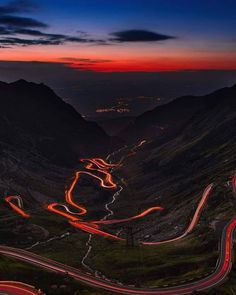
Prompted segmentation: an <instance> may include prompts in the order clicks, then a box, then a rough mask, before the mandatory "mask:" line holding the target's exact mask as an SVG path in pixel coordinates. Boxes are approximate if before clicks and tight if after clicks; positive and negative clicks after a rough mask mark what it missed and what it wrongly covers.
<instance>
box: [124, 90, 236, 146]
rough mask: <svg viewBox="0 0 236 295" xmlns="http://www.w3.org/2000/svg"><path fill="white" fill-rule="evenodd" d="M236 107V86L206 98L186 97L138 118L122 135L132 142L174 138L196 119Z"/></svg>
mask: <svg viewBox="0 0 236 295" xmlns="http://www.w3.org/2000/svg"><path fill="white" fill-rule="evenodd" d="M235 106H236V85H235V86H233V87H231V88H223V89H220V90H218V91H215V92H213V93H211V94H208V95H205V96H184V97H180V98H177V99H175V100H173V101H171V102H170V103H167V104H164V105H162V106H158V107H156V108H154V109H153V110H151V111H147V112H145V113H143V114H142V115H140V116H138V117H136V119H135V120H133V121H132V122H130V124H129V125H128V126H126V127H125V128H124V129H123V130H121V131H120V132H119V133H118V136H120V137H122V138H124V139H126V140H127V141H129V142H132V141H136V140H139V139H142V138H146V139H147V138H157V137H159V138H163V137H166V138H171V137H172V136H174V135H175V134H177V133H178V132H181V131H182V130H183V129H184V128H185V127H187V126H188V125H189V124H190V123H191V121H192V120H193V119H194V118H197V117H198V116H204V114H205V116H206V115H207V114H208V112H211V111H213V110H216V109H218V111H219V112H223V110H224V109H226V108H230V109H231V108H235Z"/></svg>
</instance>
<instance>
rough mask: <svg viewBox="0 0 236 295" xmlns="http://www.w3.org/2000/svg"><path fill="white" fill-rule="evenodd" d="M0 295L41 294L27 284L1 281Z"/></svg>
mask: <svg viewBox="0 0 236 295" xmlns="http://www.w3.org/2000/svg"><path fill="white" fill-rule="evenodd" d="M0 294H4V295H39V294H43V293H42V292H41V291H40V290H37V289H36V288H35V287H33V286H30V285H28V284H24V283H20V282H14V281H10V282H9V281H1V282H0Z"/></svg>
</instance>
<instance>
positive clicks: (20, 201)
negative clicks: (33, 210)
mask: <svg viewBox="0 0 236 295" xmlns="http://www.w3.org/2000/svg"><path fill="white" fill-rule="evenodd" d="M4 200H5V201H6V202H7V203H8V204H9V206H10V207H11V208H12V209H13V210H14V211H15V212H17V213H18V214H20V215H21V216H22V217H24V218H30V215H29V214H28V213H26V212H25V211H24V210H22V209H21V207H22V206H23V203H22V199H21V197H20V196H8V197H6V198H5V199H4ZM13 200H17V202H18V206H17V205H15V204H14V203H12V201H13Z"/></svg>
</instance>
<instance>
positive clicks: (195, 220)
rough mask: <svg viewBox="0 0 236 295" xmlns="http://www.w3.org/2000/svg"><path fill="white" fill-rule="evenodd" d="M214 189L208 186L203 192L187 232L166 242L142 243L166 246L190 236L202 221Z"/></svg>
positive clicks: (211, 185)
mask: <svg viewBox="0 0 236 295" xmlns="http://www.w3.org/2000/svg"><path fill="white" fill-rule="evenodd" d="M212 188H213V183H212V184H210V185H208V186H207V187H206V189H205V190H204V192H203V195H202V198H201V200H200V202H199V204H198V206H197V209H196V211H195V213H194V215H193V218H192V220H191V222H190V224H189V226H188V227H187V229H186V230H185V232H184V233H183V234H182V235H180V236H178V237H176V238H172V239H167V240H164V241H157V242H142V244H143V245H160V244H165V243H171V242H175V241H178V240H180V239H182V238H184V237H186V236H187V235H188V234H190V233H191V232H192V231H193V229H194V227H195V226H196V224H197V223H198V221H199V219H200V216H201V213H202V211H203V209H204V207H205V205H206V203H207V200H208V198H209V196H210V192H211V191H212Z"/></svg>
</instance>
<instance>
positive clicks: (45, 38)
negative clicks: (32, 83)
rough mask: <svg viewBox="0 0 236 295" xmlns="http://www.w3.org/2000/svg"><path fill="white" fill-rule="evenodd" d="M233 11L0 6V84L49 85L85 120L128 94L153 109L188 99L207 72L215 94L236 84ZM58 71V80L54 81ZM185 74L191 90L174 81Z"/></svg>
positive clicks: (160, 4)
mask: <svg viewBox="0 0 236 295" xmlns="http://www.w3.org/2000/svg"><path fill="white" fill-rule="evenodd" d="M235 12H236V1H234V0H225V1H222V0H191V1H189V0H135V1H134V0H117V1H111V0H57V1H54V0H12V1H7V0H0V78H1V79H3V80H7V81H11V80H12V79H15V78H16V79H17V78H22V77H27V78H28V77H31V76H32V77H33V79H34V80H39V81H42V82H46V83H49V84H50V85H52V86H53V87H54V88H55V89H59V90H58V91H59V93H60V94H61V93H63V94H64V95H65V96H71V101H72V103H73V104H74V105H80V106H81V109H82V111H83V112H84V113H86V112H87V113H89V112H91V110H92V109H93V111H94V110H96V108H99V107H100V108H103V107H104V106H105V107H106V105H107V104H108V103H107V101H108V100H109V99H110V100H111V105H112V104H113V105H114V104H116V103H117V99H118V98H119V97H120V96H121V97H122V96H123V95H124V96H127V95H128V96H132V97H137V96H145V97H146V96H147V97H148V98H147V100H148V101H150V100H151V101H152V103H151V105H152V104H153V97H154V98H157V100H158V99H159V97H160V96H161V97H164V98H165V97H168V96H170V93H169V92H171V93H172V92H173V93H172V95H173V96H175V95H179V94H185V92H186V87H187V89H188V91H190V92H191V91H193V92H194V93H195V92H196V93H198V92H199V91H198V90H199V89H198V88H197V84H198V83H199V81H200V80H199V79H201V80H202V78H203V77H205V75H206V73H208V74H207V79H206V81H207V83H208V84H207V85H208V87H207V85H205V84H204V83H203V84H204V85H205V86H206V87H204V86H203V87H200V89H202V90H204V91H208V90H211V89H212V83H211V79H212V77H213V76H214V77H215V76H217V77H218V78H217V79H218V80H217V83H216V86H215V88H217V86H218V85H221V84H223V83H226V84H230V83H231V82H232V81H233V80H234V78H235V71H236V50H235V49H236V36H235V31H236V18H235ZM55 68H56V69H57V72H55V73H54V74H53V75H54V76H55V75H56V76H57V77H56V78H55V77H51V78H50V77H48V75H47V73H46V72H47V71H48V72H50V73H52V72H53V69H55ZM16 69H17V70H16ZM43 69H44V70H43ZM25 71H27V73H26V72H25ZM37 71H38V76H37V74H36V73H35V72H37ZM184 71H185V72H190V73H191V74H190V76H191V77H192V80H191V81H192V82H191V83H190V84H191V85H194V83H195V87H194V86H193V87H192V88H191V87H189V79H188V78H187V75H183V74H180V75H177V76H176V75H174V76H173V75H171V74H170V73H181V72H184ZM194 71H200V72H201V73H203V72H204V71H205V74H202V75H199V73H195V72H194ZM214 71H215V72H217V73H218V74H215V73H214ZM165 72H166V73H167V76H166V75H165V74H164V73H165ZM65 73H66V75H68V77H70V78H68V77H66V76H65ZM117 73H120V74H119V75H117ZM128 73H134V75H133V76H130V75H128V76H127V74H128ZM137 73H142V75H141V76H140V75H138V76H137V75H136V74H137ZM145 73H146V75H145ZM151 73H153V75H150V74H151ZM157 73H158V75H157ZM160 73H162V74H160ZM194 73H195V74H194ZM31 74H32V75H31ZM105 74H111V75H110V76H109V75H105ZM121 74H123V75H121ZM212 75H213V76H212ZM45 76H47V79H46V78H45ZM95 77H96V78H95ZM114 77H116V78H114ZM137 77H142V79H140V78H138V80H137ZM155 77H158V79H159V80H158V81H156V79H157V78H155ZM173 77H183V80H181V79H180V80H179V79H178V78H177V80H178V81H179V86H180V87H182V92H181V91H170V89H169V90H168V88H171V87H172V86H173V83H174V80H173ZM194 77H196V78H194ZM219 77H221V78H219ZM104 79H105V81H106V82H105V83H104ZM116 79H118V80H119V81H116ZM165 79H166V80H165ZM194 79H195V80H194ZM227 79H228V80H227ZM62 80H64V81H63V82H62ZM89 81H90V82H89ZM101 81H102V82H101ZM121 81H123V83H125V84H127V83H131V84H132V83H137V81H139V83H141V85H142V86H141V90H140V93H139V94H137V93H136V92H137V91H134V93H133V94H132V93H130V89H128V84H127V85H125V87H124V89H125V90H124V92H123V93H120V92H121V91H119V89H120V84H121ZM160 81H162V82H163V83H160ZM194 81H195V82H194ZM155 82H158V83H155ZM218 82H219V83H218ZM168 83H169V84H168ZM61 84H63V85H64V89H67V90H66V91H64V90H63V91H62V92H61V90H62V89H61V88H63V87H60V85H61ZM88 84H89V85H90V86H92V87H94V89H96V90H97V92H95V93H94V91H92V90H91V89H89V87H88ZM155 84H157V85H158V87H157V86H156V87H155ZM163 84H164V86H163ZM166 84H168V86H166ZM71 85H73V87H75V86H74V85H77V86H76V87H75V88H76V89H77V90H76V91H75V90H73V89H71V88H70V89H69V87H72V86H71ZM98 85H100V86H99V87H98ZM104 85H105V86H104ZM118 85H119V86H118ZM150 85H152V87H153V91H150V89H148V87H150ZM111 86H114V87H116V88H112V87H111ZM103 87H107V88H108V90H109V91H108V92H109V93H106V95H104V92H106V91H104V89H103ZM139 88H140V87H138V89H139ZM81 89H82V90H83V91H81ZM163 89H166V92H165V91H164V90H163ZM173 89H176V86H175V87H174V88H173ZM158 90H159V91H158ZM86 91H87V92H86ZM99 91H100V92H99ZM112 91H113V92H114V91H115V92H116V93H117V95H116V94H115V93H113V94H112ZM88 93H90V94H89V95H88ZM82 94H83V97H86V99H87V101H85V100H83V97H82V98H81V95H82ZM118 94H119V95H118ZM92 95H94V97H92ZM103 95H104V97H103ZM114 97H115V98H114ZM150 97H151V98H150ZM88 98H89V101H88ZM76 99H77V100H80V103H78V101H76ZM86 104H87V110H86ZM93 104H94V105H95V106H94V108H93V107H92V105H93ZM88 105H90V107H88ZM122 107H123V106H122Z"/></svg>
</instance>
